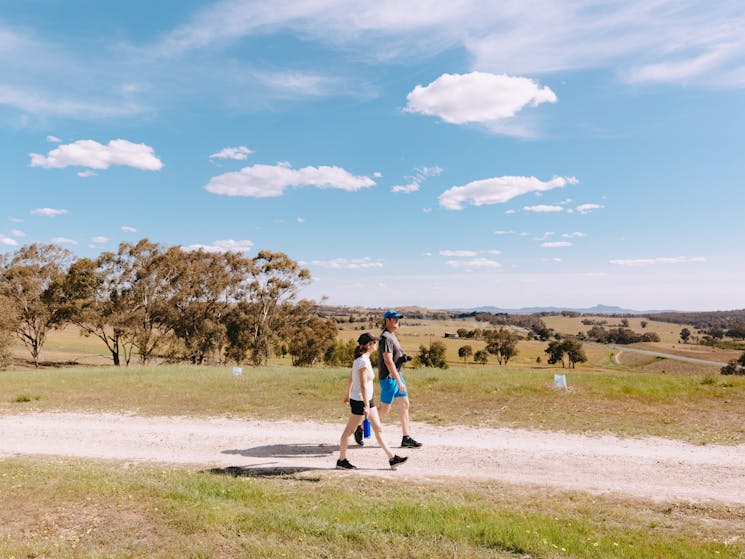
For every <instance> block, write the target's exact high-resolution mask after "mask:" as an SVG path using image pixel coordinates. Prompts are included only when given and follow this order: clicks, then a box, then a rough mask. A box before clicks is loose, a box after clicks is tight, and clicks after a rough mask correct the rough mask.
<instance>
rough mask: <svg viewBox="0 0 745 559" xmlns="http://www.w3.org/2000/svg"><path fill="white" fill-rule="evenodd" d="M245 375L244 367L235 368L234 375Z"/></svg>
mask: <svg viewBox="0 0 745 559" xmlns="http://www.w3.org/2000/svg"><path fill="white" fill-rule="evenodd" d="M242 374H243V367H233V375H235V376H237V377H239V376H241V375H242Z"/></svg>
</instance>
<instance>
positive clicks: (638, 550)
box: [0, 459, 745, 559]
mask: <svg viewBox="0 0 745 559" xmlns="http://www.w3.org/2000/svg"><path fill="white" fill-rule="evenodd" d="M0 494H2V495H3V507H2V508H0V556H2V557H6V558H11V557H13V558H16V557H17V558H20V557H55V558H70V559H72V558H84V557H86V558H89V557H109V558H117V559H118V558H125V557H127V558H129V557H151V558H158V559H159V558H171V557H188V558H207V557H216V558H230V557H264V558H279V557H326V558H362V557H369V556H375V557H381V558H394V557H409V558H430V557H457V558H466V557H468V558H487V557H488V558H498V559H507V558H512V559H514V558H516V557H542V558H547V559H552V558H559V557H577V558H592V559H595V558H605V557H624V558H627V559H647V558H650V557H681V558H691V559H694V558H695V559H712V558H723V557H729V558H736V557H745V543H744V542H743V541H741V540H740V539H739V536H740V535H741V534H742V525H743V522H745V509H743V508H741V507H738V508H733V507H725V506H718V505H686V504H683V503H666V504H655V503H650V502H647V501H641V500H631V499H613V498H607V497H596V496H590V495H584V494H578V493H569V492H560V491H551V490H542V489H533V488H530V487H516V486H510V485H506V484H502V483H493V482H492V483H478V482H469V481H459V482H458V483H457V484H452V483H440V482H412V481H411V480H408V481H406V482H399V481H396V480H395V479H392V478H386V479H380V480H375V481H372V480H370V479H369V478H365V477H358V476H343V477H341V476H339V475H335V474H333V473H328V474H325V473H314V474H312V475H311V474H297V475H294V476H281V477H274V478H245V477H244V478H234V477H231V476H229V475H220V473H218V472H194V471H187V470H179V469H175V470H168V471H165V470H158V469H154V468H145V467H136V468H122V467H120V466H116V465H110V464H105V463H97V462H91V461H76V460H33V459H12V460H6V461H4V462H2V463H0Z"/></svg>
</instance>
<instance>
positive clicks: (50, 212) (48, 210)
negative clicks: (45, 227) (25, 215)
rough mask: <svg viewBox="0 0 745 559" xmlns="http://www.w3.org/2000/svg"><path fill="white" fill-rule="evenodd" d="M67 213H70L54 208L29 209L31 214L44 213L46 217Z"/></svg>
mask: <svg viewBox="0 0 745 559" xmlns="http://www.w3.org/2000/svg"><path fill="white" fill-rule="evenodd" d="M68 213H70V212H69V211H68V210H57V209H54V208H37V209H35V210H31V214H32V215H45V216H47V217H55V216H58V215H66V214H68Z"/></svg>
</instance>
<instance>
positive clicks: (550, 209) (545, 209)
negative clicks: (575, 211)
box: [523, 204, 564, 213]
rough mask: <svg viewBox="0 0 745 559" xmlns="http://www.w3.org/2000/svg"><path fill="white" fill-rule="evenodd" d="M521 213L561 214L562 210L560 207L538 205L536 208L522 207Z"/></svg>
mask: <svg viewBox="0 0 745 559" xmlns="http://www.w3.org/2000/svg"><path fill="white" fill-rule="evenodd" d="M523 211H524V212H536V213H554V212H563V211H564V208H563V207H562V206H549V205H546V204H538V205H537V206H524V207H523Z"/></svg>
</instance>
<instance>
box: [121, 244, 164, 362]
mask: <svg viewBox="0 0 745 559" xmlns="http://www.w3.org/2000/svg"><path fill="white" fill-rule="evenodd" d="M166 253H167V250H166V249H165V248H164V247H163V246H162V245H160V244H158V243H153V242H151V241H149V240H148V239H142V240H140V241H138V242H137V244H134V245H132V244H129V243H122V244H120V245H119V250H118V251H117V254H116V256H115V258H114V261H113V264H112V265H114V266H115V267H116V268H117V273H118V274H120V276H118V281H119V285H120V288H121V295H122V297H124V299H125V301H124V304H126V306H127V308H128V309H129V313H130V317H129V320H128V321H127V323H126V324H127V329H126V333H125V335H126V336H127V337H128V339H129V340H130V342H131V343H132V345H133V346H134V349H135V350H136V352H137V354H138V355H139V356H140V361H141V362H142V363H143V364H145V363H147V362H148V361H149V360H150V359H151V358H152V357H153V356H154V355H155V354H156V350H157V349H158V348H159V347H162V346H164V345H165V343H166V342H167V341H168V340H169V335H171V334H172V327H171V325H170V323H169V321H168V320H167V317H168V312H169V311H168V304H169V299H170V296H171V293H172V291H173V282H174V278H175V276H176V274H177V273H178V271H177V269H176V268H175V267H174V266H173V258H172V256H173V255H167V254H166Z"/></svg>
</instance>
